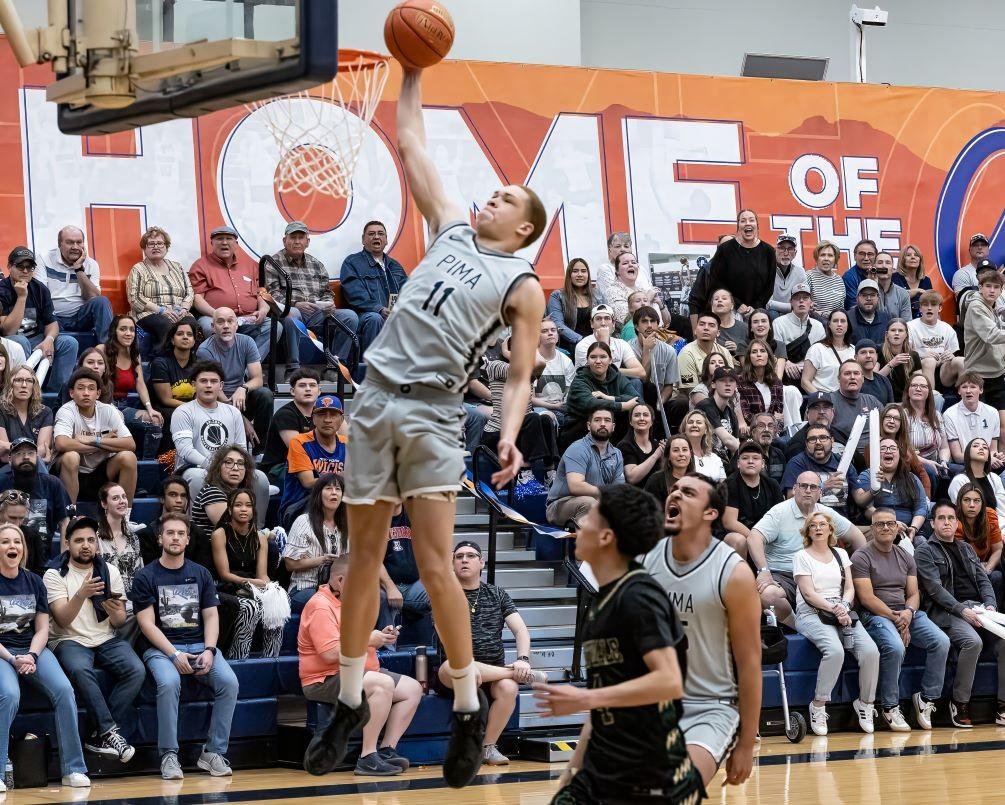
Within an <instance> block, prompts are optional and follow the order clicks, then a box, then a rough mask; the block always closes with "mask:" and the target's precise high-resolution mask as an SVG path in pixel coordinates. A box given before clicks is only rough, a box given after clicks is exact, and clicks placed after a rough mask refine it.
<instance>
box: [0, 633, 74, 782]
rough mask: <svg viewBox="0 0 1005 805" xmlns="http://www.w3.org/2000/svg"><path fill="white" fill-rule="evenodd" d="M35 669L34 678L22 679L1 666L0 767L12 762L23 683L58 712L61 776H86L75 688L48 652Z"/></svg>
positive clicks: (5, 665) (8, 667)
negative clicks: (12, 740)
mask: <svg viewBox="0 0 1005 805" xmlns="http://www.w3.org/2000/svg"><path fill="white" fill-rule="evenodd" d="M21 653H24V652H21ZM36 669H37V670H36V671H35V673H34V674H30V675H21V674H18V672H17V671H15V670H14V666H13V665H10V664H9V663H6V662H0V763H2V764H4V766H6V765H7V761H8V759H9V758H10V754H9V752H10V745H9V742H10V725H11V724H12V723H14V716H15V715H17V708H18V707H19V706H20V704H21V683H22V682H24V683H27V684H29V685H32V686H34V687H36V688H38V689H39V690H40V691H42V693H44V694H45V695H46V697H47V698H48V699H49V701H50V702H52V707H53V710H55V711H56V741H57V742H58V743H59V768H60V774H61V775H62V776H63V777H65V776H66V775H68V774H75V773H78V772H79V773H80V774H87V765H86V764H85V763H84V752H83V750H82V749H81V748H80V733H79V732H77V702H76V700H75V699H74V697H73V686H72V685H71V684H70V680H68V679H67V678H66V674H64V673H63V669H62V668H60V667H59V662H57V660H56V658H55V656H53V653H52V652H51V651H49V649H47V648H45V649H42V653H41V654H39V655H38V663H36Z"/></svg>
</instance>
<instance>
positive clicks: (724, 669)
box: [642, 537, 743, 701]
mask: <svg viewBox="0 0 1005 805" xmlns="http://www.w3.org/2000/svg"><path fill="white" fill-rule="evenodd" d="M742 561H743V560H742V559H741V558H740V557H739V555H738V554H737V553H736V551H734V550H733V549H732V548H730V547H729V546H728V545H727V544H726V543H724V542H722V541H720V540H717V539H713V540H712V544H711V545H710V546H709V547H708V550H706V551H705V552H704V553H703V554H702V555H701V556H699V557H698V558H697V559H696V560H695V561H694V562H692V563H690V564H688V565H682V564H681V563H679V562H678V561H677V560H676V559H674V557H673V538H672V537H664V538H663V539H662V540H660V541H659V542H658V543H657V545H656V547H655V548H653V549H652V550H651V551H650V552H649V553H647V554H646V555H645V557H643V560H642V564H643V566H644V567H645V569H646V570H648V571H649V573H650V575H651V576H652V577H653V578H654V579H656V581H658V582H659V584H660V586H661V587H662V588H663V589H664V590H666V592H667V595H669V596H670V603H672V604H673V605H674V608H675V609H676V610H677V614H678V615H679V616H680V620H681V623H682V624H683V625H684V632H685V633H686V634H687V679H685V680H684V701H688V700H689V699H723V700H731V699H736V698H737V697H738V695H739V690H738V687H737V681H736V669H735V667H734V665H733V652H732V649H731V647H730V642H729V622H728V619H727V617H726V605H725V603H724V601H723V591H724V590H725V589H726V584H727V583H728V582H729V578H730V575H731V574H732V572H733V568H735V567H736V566H737V565H738V564H740V563H741V562H742Z"/></svg>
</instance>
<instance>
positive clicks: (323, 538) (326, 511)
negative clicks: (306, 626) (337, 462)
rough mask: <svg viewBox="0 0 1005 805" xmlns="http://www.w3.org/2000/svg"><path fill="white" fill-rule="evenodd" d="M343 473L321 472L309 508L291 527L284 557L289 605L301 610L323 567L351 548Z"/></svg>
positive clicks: (298, 610) (312, 592)
mask: <svg viewBox="0 0 1005 805" xmlns="http://www.w3.org/2000/svg"><path fill="white" fill-rule="evenodd" d="M344 487H345V483H344V482H343V480H342V476H341V475H322V476H321V477H320V478H318V479H317V481H316V482H315V483H314V486H312V487H311V492H310V495H308V497H307V511H305V512H304V513H303V514H301V515H300V516H299V517H297V519H296V520H294V521H293V525H292V526H291V527H290V533H289V535H288V536H287V537H286V546H285V547H284V548H283V555H282V558H283V561H284V562H285V564H286V569H287V570H289V571H290V588H289V589H290V607H291V608H292V610H293V612H295V613H296V612H302V611H303V608H304V607H305V606H306V604H307V602H308V601H309V600H310V598H311V596H312V595H314V593H315V592H316V591H317V589H318V582H319V579H320V573H321V569H322V568H323V567H324V566H325V565H330V564H331V563H332V562H333V561H334V560H335V559H337V558H338V557H340V556H342V555H343V554H344V553H347V552H348V551H349V527H348V525H347V524H346V508H345V506H343V505H342V492H343V489H344Z"/></svg>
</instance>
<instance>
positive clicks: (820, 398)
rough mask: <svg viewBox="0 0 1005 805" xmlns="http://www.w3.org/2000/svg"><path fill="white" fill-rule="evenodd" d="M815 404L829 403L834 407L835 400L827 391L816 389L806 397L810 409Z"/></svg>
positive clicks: (807, 406)
mask: <svg viewBox="0 0 1005 805" xmlns="http://www.w3.org/2000/svg"><path fill="white" fill-rule="evenodd" d="M814 405H829V406H830V407H831V408H833V407H834V401H833V400H832V399H831V398H830V395H829V394H828V393H827V392H826V391H814V392H813V393H812V394H810V395H808V396H807V397H806V408H807V410H809V409H810V408H812V407H813V406H814Z"/></svg>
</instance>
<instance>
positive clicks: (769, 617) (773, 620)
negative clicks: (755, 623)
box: [764, 606, 778, 626]
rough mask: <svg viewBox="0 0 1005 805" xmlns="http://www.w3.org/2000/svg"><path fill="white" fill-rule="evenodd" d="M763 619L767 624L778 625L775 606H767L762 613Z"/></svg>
mask: <svg viewBox="0 0 1005 805" xmlns="http://www.w3.org/2000/svg"><path fill="white" fill-rule="evenodd" d="M764 620H765V622H766V623H767V624H768V626H777V625H778V616H777V615H775V608H774V606H770V607H768V608H767V610H766V611H765V613H764Z"/></svg>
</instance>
